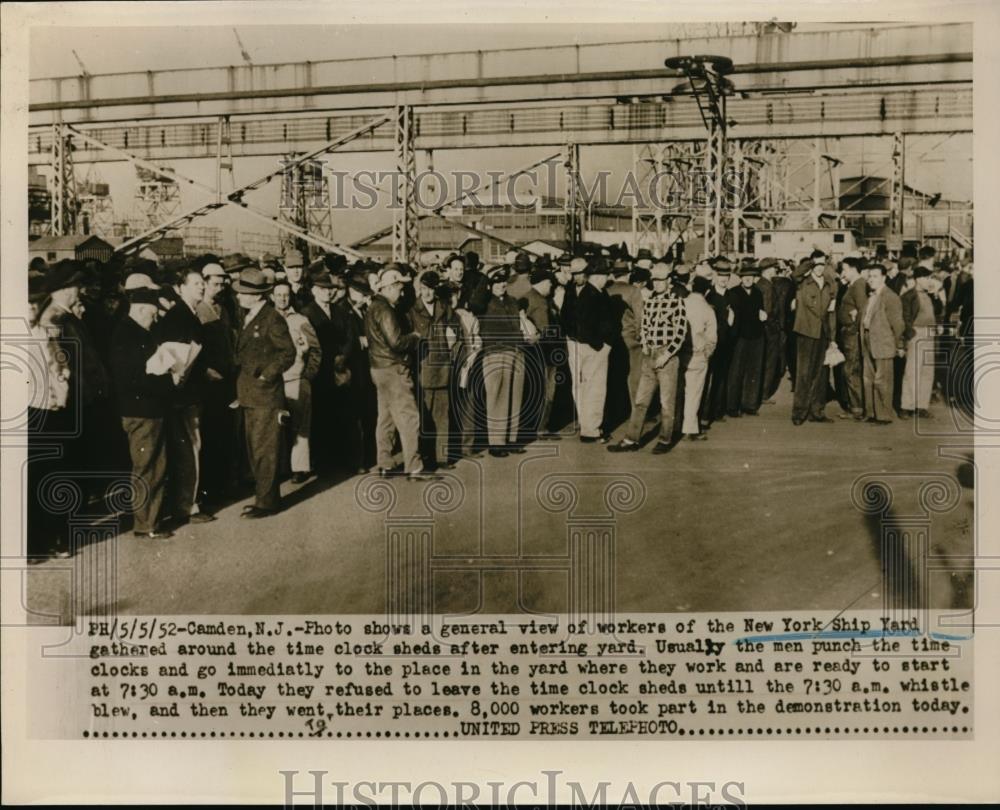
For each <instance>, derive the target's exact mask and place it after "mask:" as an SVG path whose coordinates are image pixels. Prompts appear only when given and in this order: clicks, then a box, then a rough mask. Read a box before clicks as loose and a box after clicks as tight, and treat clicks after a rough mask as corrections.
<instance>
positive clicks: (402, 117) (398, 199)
mask: <svg viewBox="0 0 1000 810" xmlns="http://www.w3.org/2000/svg"><path fill="white" fill-rule="evenodd" d="M393 123H394V133H395V150H394V153H393V154H394V157H395V170H396V174H395V183H394V187H393V192H394V194H393V196H394V199H393V210H392V260H393V261H396V262H404V263H406V264H411V263H415V262H416V261H417V258H418V255H419V253H420V231H419V227H418V220H419V214H418V212H417V202H416V194H417V188H416V186H417V151H416V149H415V148H414V145H413V136H414V123H413V108H412V107H410V106H407V105H400V106H398V107H396V108H395V110H394V115H393Z"/></svg>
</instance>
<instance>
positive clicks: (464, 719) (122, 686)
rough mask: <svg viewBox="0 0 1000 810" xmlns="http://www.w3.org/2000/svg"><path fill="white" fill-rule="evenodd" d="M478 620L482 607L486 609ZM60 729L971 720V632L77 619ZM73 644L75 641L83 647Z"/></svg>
mask: <svg viewBox="0 0 1000 810" xmlns="http://www.w3.org/2000/svg"><path fill="white" fill-rule="evenodd" d="M487 619H488V620H487ZM85 626H86V627H87V629H88V634H87V635H86V636H82V637H79V638H78V639H76V640H74V641H72V642H71V645H72V646H73V647H74V648H75V649H74V652H76V653H77V655H76V656H75V657H73V656H70V657H63V658H62V659H60V660H59V662H58V663H56V662H53V661H52V660H51V659H49V660H43V661H42V662H40V663H39V664H38V665H39V666H63V667H67V668H72V669H73V671H74V673H75V674H74V675H73V678H74V681H73V682H74V684H75V685H76V688H77V689H78V690H85V692H86V694H85V695H83V694H80V695H79V697H80V700H78V701H77V703H76V709H77V716H76V717H75V726H74V728H73V729H69V728H67V729H66V735H67V736H88V737H100V738H104V737H128V738H133V737H143V736H146V737H156V738H162V737H164V736H166V737H178V738H179V737H187V738H202V737H210V736H214V737H227V738H232V737H244V738H250V737H254V738H259V737H266V738H271V737H275V738H279V737H280V738H300V737H301V738H310V737H312V738H317V737H323V738H326V737H341V738H369V737H371V738H375V737H378V738H383V739H385V738H397V737H399V738H421V739H424V738H428V737H429V738H438V739H444V738H455V737H487V736H489V737H496V736H501V737H519V738H532V737H552V736H561V737H576V738H592V737H609V736H619V737H651V736H658V737H664V738H680V737H685V738H706V737H719V736H723V737H738V736H751V735H752V736H755V737H757V736H788V735H792V736H796V737H801V738H805V737H807V736H813V737H815V736H820V737H829V736H858V735H860V736H869V737H871V736H887V735H888V736H893V735H896V736H899V735H902V736H927V735H932V736H938V737H941V736H947V737H951V738H962V737H968V736H970V735H971V734H972V731H973V729H972V728H971V722H970V716H971V708H972V694H973V689H972V640H971V638H966V637H963V636H960V635H955V634H945V633H939V632H933V631H928V630H927V629H926V628H924V629H921V628H920V627H918V626H917V622H916V620H910V619H906V620H904V619H891V618H886V617H883V616H878V615H876V614H871V613H865V614H857V615H854V614H852V615H839V616H838V615H833V614H816V615H807V614H793V615H790V616H779V615H776V614H761V615H758V616H744V615H736V614H725V615H724V616H722V617H711V616H707V615H705V614H699V615H696V616H683V615H677V616H671V617H647V618H643V617H642V616H635V617H631V618H620V619H617V620H615V621H613V622H607V623H603V622H601V623H596V622H592V623H590V624H588V622H587V621H586V620H579V621H568V620H566V619H565V618H563V619H551V620H549V619H544V618H538V617H536V618H533V619H532V618H528V619H526V618H523V617H477V620H476V621H472V620H467V621H448V622H436V623H435V625H434V626H433V627H431V626H428V625H424V626H422V627H421V626H411V625H408V624H389V623H387V622H386V621H385V620H384V619H379V618H375V617H350V618H344V617H337V618H333V617H329V618H326V617H316V618H310V619H304V618H303V617H294V616H293V617H283V618H280V619H278V618H269V619H267V620H263V621H262V620H257V619H253V620H247V619H239V618H229V619H205V618H204V617H203V618H201V619H187V618H180V617H170V618H167V619H163V618H152V617H148V618H136V619H127V620H123V619H119V620H115V621H112V622H102V621H92V622H88V623H87V625H85ZM84 646H85V649H84Z"/></svg>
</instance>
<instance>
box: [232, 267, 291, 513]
mask: <svg viewBox="0 0 1000 810" xmlns="http://www.w3.org/2000/svg"><path fill="white" fill-rule="evenodd" d="M233 289H234V290H235V291H236V294H237V296H238V299H239V304H240V308H241V309H243V310H245V313H244V316H243V321H242V324H241V325H240V332H239V336H238V337H237V339H236V365H237V368H238V369H239V376H238V377H237V378H236V396H237V401H238V402H239V405H240V407H241V408H242V409H243V418H244V423H245V426H246V439H247V455H248V456H249V459H250V467H251V469H252V471H253V477H254V482H255V495H256V497H255V500H254V504H253V505H252V506H247V507H245V508H244V510H243V517H245V518H252V519H253V518H264V517H268V516H270V515H273V514H276V513H277V512H278V509H279V505H280V500H281V494H280V491H279V489H278V452H279V448H280V446H281V425H280V423H279V422H278V414H279V411H281V410H282V409H283V408H284V405H285V386H284V379H283V375H284V373H285V372H286V371H287V370H288V369H289V368H291V366H292V364H293V363H294V362H295V356H296V355H295V344H294V343H293V342H292V337H291V334H290V333H289V331H288V324H287V323H285V319H284V318H282V317H281V315H279V314H278V313H277V312H276V311H275V309H274V306H273V305H272V304H271V303H270V302H269V301H268V300H267V295H268V294H269V293H270V292H271V286H270V285H269V284H268V283H267V281H266V279H265V276H264V273H263V272H262V271H261V270H260V269H258V268H255V267H251V268H248V269H246V270H244V271H243V272H241V273H240V277H239V279H238V280H237V282H236V283H235V284H234V285H233Z"/></svg>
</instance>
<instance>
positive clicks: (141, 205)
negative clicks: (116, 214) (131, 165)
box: [132, 166, 181, 228]
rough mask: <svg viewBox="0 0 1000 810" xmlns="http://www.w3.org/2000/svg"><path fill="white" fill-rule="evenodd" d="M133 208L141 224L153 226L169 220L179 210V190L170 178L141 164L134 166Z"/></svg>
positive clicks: (147, 226) (148, 226)
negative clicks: (135, 180)
mask: <svg viewBox="0 0 1000 810" xmlns="http://www.w3.org/2000/svg"><path fill="white" fill-rule="evenodd" d="M135 171H136V179H137V182H136V186H135V196H134V197H133V200H132V204H133V210H134V211H135V212H136V213H137V214H138V215H139V217H140V221H141V222H142V226H143V227H146V228H155V227H156V226H157V225H160V224H162V223H164V222H169V221H170V220H171V219H173V218H174V217H175V216H176V215H177V213H178V212H179V211H180V210H181V192H180V189H179V188H178V187H177V183H176V182H175V181H174V180H173V179H172V178H171V177H168V176H166V175H163V174H159V173H158V172H154V171H151V170H149V169H147V168H145V167H143V166H136V169H135Z"/></svg>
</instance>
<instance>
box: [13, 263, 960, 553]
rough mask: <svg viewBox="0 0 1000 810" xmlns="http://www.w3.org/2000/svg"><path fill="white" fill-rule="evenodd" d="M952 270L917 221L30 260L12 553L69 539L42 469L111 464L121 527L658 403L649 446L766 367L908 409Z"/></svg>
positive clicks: (749, 395)
mask: <svg viewBox="0 0 1000 810" xmlns="http://www.w3.org/2000/svg"><path fill="white" fill-rule="evenodd" d="M972 290H973V283H972V264H971V261H968V260H966V261H963V262H961V263H957V262H951V261H939V260H937V259H936V257H935V254H934V250H933V248H930V247H924V248H921V249H920V251H919V253H918V255H917V256H915V257H904V258H900V259H898V260H896V259H890V258H886V257H884V256H881V257H878V258H866V257H863V256H861V255H848V256H845V257H843V258H840V259H839V260H838V261H834V260H832V259H830V258H829V257H828V256H826V255H825V254H824V253H823V252H822V251H820V250H816V251H814V252H813V253H812V254H811V255H810V256H808V257H805V258H802V259H800V260H798V261H795V262H792V261H786V260H778V259H770V258H769V259H762V260H759V261H758V260H754V259H752V258H746V257H745V258H742V259H730V258H727V257H724V256H717V257H713V258H710V259H706V260H704V261H702V262H700V263H696V264H685V263H678V262H670V261H665V260H656V259H654V257H653V256H651V255H650V254H649V253H648V251H639V254H638V255H637V256H635V257H630V256H628V255H625V253H624V251H620V250H618V251H609V250H607V249H601V248H598V247H594V248H593V249H590V250H588V251H584V252H582V255H578V256H566V257H563V258H559V259H558V260H556V261H553V260H551V259H549V258H548V257H544V256H542V257H535V256H532V255H530V254H528V253H526V252H517V251H512V252H511V253H509V254H508V256H507V257H506V260H505V262H504V263H503V264H501V265H498V266H494V267H489V268H487V267H484V265H483V263H482V262H481V261H480V258H479V256H478V255H477V254H476V253H474V252H469V253H466V254H464V255H462V254H459V253H454V254H452V255H450V256H448V257H447V258H445V259H444V260H443V261H442V262H440V263H439V264H434V265H432V266H428V267H423V268H421V269H419V270H417V269H414V268H411V267H409V266H407V265H404V264H399V263H388V264H385V265H382V264H379V263H376V262H374V261H367V260H366V261H356V262H353V263H349V262H348V261H347V260H346V259H345V258H343V257H342V256H339V255H336V254H327V255H323V256H320V257H319V258H317V259H316V260H314V261H313V262H311V263H309V264H308V265H306V263H305V262H304V261H303V256H302V254H301V253H300V252H298V251H294V250H293V251H289V252H288V253H287V254H286V255H284V256H283V257H282V259H281V260H280V261H279V260H278V259H276V258H267V259H265V260H262V261H261V262H256V261H253V260H251V259H249V258H248V257H246V256H244V255H241V254H237V255H232V256H227V257H225V258H224V259H220V258H219V257H217V256H213V255H205V256H201V257H199V258H197V259H190V260H184V261H177V262H172V263H168V264H166V265H164V266H158V265H157V264H155V263H154V262H152V261H149V260H146V259H137V258H129V259H126V260H121V261H118V260H116V261H113V262H111V263H109V264H106V265H105V264H99V263H95V262H90V263H81V262H79V261H76V260H63V261H60V262H58V263H55V264H54V265H52V266H51V267H48V266H45V264H44V263H43V262H40V261H35V262H33V264H32V267H31V268H30V269H29V299H30V302H31V307H32V331H33V335H34V337H35V339H36V340H35V344H34V346H35V349H34V350H35V352H36V354H37V358H36V360H37V365H38V368H40V369H44V373H43V374H42V375H41V376H40V378H39V379H42V380H44V384H42V385H39V386H37V389H38V390H36V392H35V395H34V397H33V401H32V403H31V408H30V412H29V417H30V419H29V424H30V427H31V442H30V449H29V473H28V474H29V490H30V494H29V532H28V536H29V549H28V555H29V558H32V559H42V558H44V557H45V556H47V555H56V556H64V555H66V554H68V553H70V552H71V549H70V547H69V538H68V535H67V520H66V516H65V514H62V513H60V512H59V511H58V510H54V509H52V508H51V499H52V497H53V496H52V494H51V493H50V492H49V491H48V490H47V488H46V483H47V481H51V480H53V475H54V474H55V476H56V477H58V475H64V476H68V477H70V478H76V479H77V480H78V481H79V483H80V486H81V487H82V488H83V489H84V490H85V492H84V494H85V495H86V496H87V497H98V496H99V495H100V493H95V492H88V491H86V490H87V486H88V484H87V481H89V480H99V478H100V476H99V473H102V472H103V473H105V474H113V473H115V472H120V471H122V470H129V471H131V481H132V486H133V488H134V494H133V503H132V507H133V519H134V532H135V534H136V535H137V536H141V537H144V538H147V539H151V540H159V539H165V538H168V537H170V535H171V533H172V530H173V529H175V528H176V527H178V526H182V525H185V524H189V523H190V524H197V523H207V522H211V521H213V520H215V519H216V518H215V516H214V511H215V510H217V509H218V508H220V507H221V506H222V505H224V504H225V503H227V502H229V501H231V500H232V499H234V498H238V497H239V495H240V486H241V485H245V486H249V485H250V482H252V484H253V487H254V493H255V497H254V501H253V503H252V504H250V505H248V506H246V507H245V508H244V510H243V513H242V514H243V517H244V518H247V519H259V518H266V517H268V516H271V515H274V514H275V513H277V512H278V511H279V510H280V508H281V497H280V493H279V483H280V481H281V480H282V479H283V478H285V477H290V479H291V481H292V482H293V483H294V484H302V483H304V482H306V481H307V480H309V479H310V478H312V477H313V476H318V477H321V478H329V477H337V476H341V477H342V476H349V475H358V474H365V473H368V472H373V473H376V474H379V475H382V476H400V477H403V478H405V479H406V480H413V481H420V480H426V479H428V478H432V477H437V476H438V475H439V473H438V472H437V471H440V470H446V469H451V468H453V467H454V465H455V464H456V463H458V462H460V461H461V460H462V459H467V458H477V457H481V456H482V455H483V454H484V452H488V453H489V455H491V456H494V457H504V456H508V455H510V454H519V453H523V452H525V450H524V447H525V445H526V444H528V443H530V442H534V441H559V440H563V439H566V438H569V437H570V436H578V438H579V441H580V442H583V443H587V444H597V445H601V444H604V445H607V450H609V451H611V452H619V453H621V452H631V451H637V450H639V449H640V447H642V446H643V438H644V435H645V433H644V432H645V429H646V424H647V420H648V418H650V417H656V416H657V414H656V413H655V409H656V407H657V405H658V408H659V414H658V419H659V431H658V437H657V440H656V441H655V443H654V444H653V447H652V452H653V453H654V454H664V453H667V452H669V451H670V450H671V449H672V448H673V447H674V446H675V445H676V443H677V442H678V441H679V440H680V439H681V438H686V439H687V440H689V441H704V440H706V439H707V431H708V430H709V429H710V428H711V426H712V424H713V423H716V422H720V421H724V420H726V419H735V418H739V417H752V416H755V415H757V414H758V412H759V410H760V409H761V407H762V405H764V404H772V403H773V402H774V396H775V394H776V392H777V391H778V389H779V386H780V385H781V383H782V381H783V380H784V379H785V377H786V373H787V376H788V378H789V379H790V382H791V385H792V390H793V392H794V394H793V405H792V411H791V419H792V421H793V423H794V424H795V425H802V424H803V423H805V422H807V421H809V422H816V423H829V422H832V421H834V420H833V419H832V418H831V417H830V416H828V415H827V412H826V406H827V403H828V401H829V400H831V399H832V400H836V401H837V402H838V403H839V405H840V414H839V416H840V418H845V419H856V420H858V421H867V422H870V423H871V424H873V425H887V424H889V423H890V422H891V421H893V420H894V419H896V418H898V417H912V416H914V415H919V416H921V417H924V418H930V417H931V412H930V411H929V410H928V408H929V405H930V402H931V400H932V398H936V397H938V396H940V395H941V393H942V392H944V391H946V389H947V388H948V386H947V379H946V370H945V371H944V373H942V370H941V369H940V368H939V366H938V365H935V362H934V360H933V358H934V356H935V348H938V349H940V348H949V350H954V351H953V353H960V352H961V351H962V347H963V346H966V347H967V346H968V345H969V341H970V340H971V331H972V312H973V306H972ZM950 325H951V326H950ZM951 335H955V336H957V337H954V338H953V337H950V336H951ZM946 341H948V342H947V344H946V343H945V342H946ZM947 395H948V396H952V397H955V396H963V394H962V392H956V391H954V390H948V391H947ZM654 400H656V402H654ZM651 407H652V409H653V410H652V411H651ZM567 425H570V426H572V425H575V426H576V430H572V431H564V430H561V428H564V427H565V426H567ZM618 425H624V430H623V431H622V433H621V438H620V439H619V440H618V441H617V442H614V443H612V442H611V441H610V438H611V432H612V430H614V429H615V428H616V427H617V426H618ZM53 447H56V450H55V451H53V449H52V448H53ZM400 453H401V462H400V463H397V459H398V458H400V455H399V454H400Z"/></svg>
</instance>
